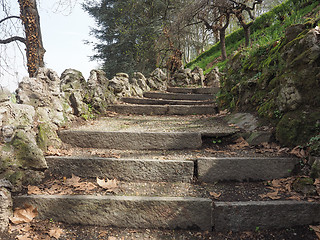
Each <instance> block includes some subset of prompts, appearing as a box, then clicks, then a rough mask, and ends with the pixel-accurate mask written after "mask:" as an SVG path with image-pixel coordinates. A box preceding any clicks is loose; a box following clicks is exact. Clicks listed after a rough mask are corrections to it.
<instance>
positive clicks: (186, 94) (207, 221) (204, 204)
mask: <svg viewBox="0 0 320 240" xmlns="http://www.w3.org/2000/svg"><path fill="white" fill-rule="evenodd" d="M212 91H213V89H205V88H199V89H195V88H193V89H191V88H190V89H188V88H168V92H166V93H156V92H149V93H145V94H144V98H140V99H138V98H124V99H123V102H124V103H122V104H119V105H114V106H110V109H109V110H112V111H115V112H117V113H119V114H118V115H116V116H114V117H105V118H101V119H99V120H97V121H96V123H94V124H93V125H90V126H82V127H78V128H72V129H68V130H61V131H60V132H59V136H60V138H61V139H62V141H63V142H65V143H67V144H70V146H74V147H79V148H99V149H116V150H117V151H119V152H124V151H127V150H128V151H132V152H133V153H135V154H136V155H135V154H133V155H132V156H131V155H130V154H127V155H126V154H123V157H120V158H103V157H94V156H89V157H85V156H48V157H47V158H46V159H47V162H48V166H49V170H48V171H49V174H51V175H52V176H55V177H57V178H63V177H71V175H72V174H74V175H76V176H79V177H82V178H87V179H92V178H96V177H101V178H109V179H113V178H116V179H118V180H119V181H122V182H132V183H133V184H141V183H142V184H143V185H144V186H149V185H148V184H151V183H154V185H150V186H151V188H154V187H153V186H157V185H156V184H157V183H161V184H162V186H164V187H163V189H164V190H165V191H164V192H165V193H158V192H156V191H155V192H154V193H152V194H137V195H134V194H128V193H126V192H124V193H123V194H116V195H22V196H16V197H15V198H14V205H15V207H19V206H23V205H24V204H25V203H28V204H31V205H33V206H35V207H37V209H38V212H39V218H40V219H53V220H54V221H61V222H66V223H69V224H83V225H99V226H112V227H125V228H160V229H194V230H201V231H212V230H214V231H219V232H220V231H221V232H223V231H244V230H255V229H256V228H257V227H259V228H286V227H293V226H297V225H307V224H313V223H318V222H320V214H319V213H320V204H319V203H317V202H308V201H293V200H267V201H264V200H257V199H258V198H257V197H255V198H254V200H252V199H251V198H247V199H243V200H234V201H223V200H219V198H215V199H214V198H213V197H212V195H211V194H210V191H212V192H213V191H215V189H216V188H217V187H219V183H221V184H222V185H221V186H222V188H223V186H224V185H223V184H224V183H227V184H228V185H229V186H230V185H234V186H236V185H237V182H239V181H240V182H242V181H248V182H257V181H258V182H259V181H265V180H272V179H275V178H283V177H288V176H290V174H291V172H292V171H293V170H294V168H295V165H296V164H298V163H299V159H296V158H292V157H272V156H271V157H270V156H269V157H255V156H248V157H246V156H241V157H226V156H222V157H213V156H211V157H197V153H198V151H200V150H201V148H203V146H204V142H205V139H206V138H213V139H217V138H219V139H223V138H224V137H227V136H232V135H234V134H236V133H237V131H238V130H237V129H235V128H233V127H230V126H228V125H227V124H225V123H223V122H221V121H220V120H219V121H216V120H217V119H216V118H215V117H214V115H212V114H215V113H216V112H217V109H216V105H215V103H214V95H213V93H214V92H212ZM122 114H130V115H129V116H127V115H122ZM134 114H136V115H134ZM139 114H140V115H142V114H145V115H160V116H139ZM194 114H202V115H203V116H200V117H197V116H194ZM210 114H211V115H210ZM170 115H191V116H170ZM95 124H96V125H95ZM190 152H192V153H194V154H189V153H190ZM138 153H139V154H138ZM135 156H139V157H135ZM201 184H203V185H201ZM179 186H180V187H179ZM245 186H246V185H245ZM175 188H179V189H180V190H179V191H180V192H178V193H177V192H176V191H175ZM190 189H200V190H197V193H196V194H190V193H189V190H190ZM194 191H196V190H194ZM232 191H233V190H232ZM234 191H235V192H236V188H235V189H234ZM248 191H249V190H248ZM171 192H172V194H171Z"/></svg>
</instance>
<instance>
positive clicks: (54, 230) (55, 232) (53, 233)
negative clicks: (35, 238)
mask: <svg viewBox="0 0 320 240" xmlns="http://www.w3.org/2000/svg"><path fill="white" fill-rule="evenodd" d="M48 234H49V236H50V237H54V238H55V239H59V238H60V236H61V234H63V230H62V229H61V228H58V227H54V228H52V229H50V231H49V233H48Z"/></svg>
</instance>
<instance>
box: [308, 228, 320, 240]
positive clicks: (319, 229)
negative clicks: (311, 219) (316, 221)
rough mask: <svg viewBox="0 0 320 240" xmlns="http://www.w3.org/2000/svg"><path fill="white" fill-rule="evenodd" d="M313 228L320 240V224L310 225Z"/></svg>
mask: <svg viewBox="0 0 320 240" xmlns="http://www.w3.org/2000/svg"><path fill="white" fill-rule="evenodd" d="M310 228H311V229H313V231H314V232H315V234H316V235H317V237H318V239H319V240H320V225H319V226H310Z"/></svg>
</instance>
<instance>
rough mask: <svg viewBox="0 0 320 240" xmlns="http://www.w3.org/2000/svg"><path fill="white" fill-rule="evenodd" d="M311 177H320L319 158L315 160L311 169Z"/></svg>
mask: <svg viewBox="0 0 320 240" xmlns="http://www.w3.org/2000/svg"><path fill="white" fill-rule="evenodd" d="M310 176H311V177H313V178H319V177H320V157H317V158H315V159H314V162H313V164H312V167H311V173H310Z"/></svg>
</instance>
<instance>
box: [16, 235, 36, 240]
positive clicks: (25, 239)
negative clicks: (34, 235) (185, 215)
mask: <svg viewBox="0 0 320 240" xmlns="http://www.w3.org/2000/svg"><path fill="white" fill-rule="evenodd" d="M16 238H17V240H32V239H31V238H30V235H29V234H25V235H18V236H16Z"/></svg>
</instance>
